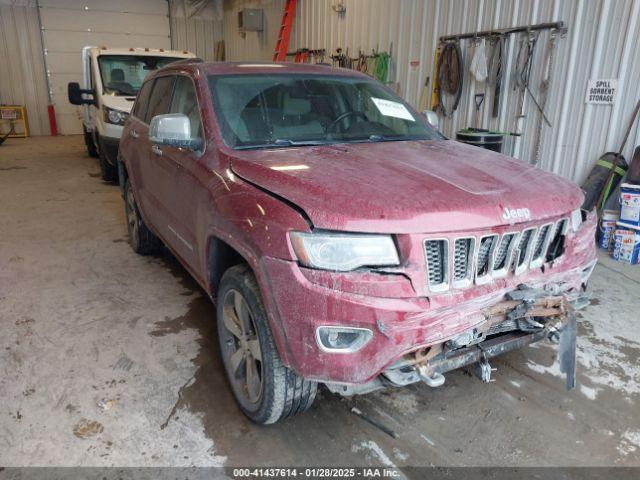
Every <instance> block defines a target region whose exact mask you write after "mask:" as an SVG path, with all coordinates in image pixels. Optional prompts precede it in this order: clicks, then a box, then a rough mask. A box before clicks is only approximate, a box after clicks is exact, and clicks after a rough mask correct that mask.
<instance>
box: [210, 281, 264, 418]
mask: <svg viewBox="0 0 640 480" xmlns="http://www.w3.org/2000/svg"><path fill="white" fill-rule="evenodd" d="M222 302H223V309H222V311H223V314H222V316H223V318H222V324H223V327H224V331H223V332H219V334H220V335H221V338H222V348H223V352H222V353H223V356H224V359H225V364H226V366H227V372H228V374H229V375H228V376H229V381H230V382H231V384H232V387H233V389H234V391H235V392H236V394H237V395H238V396H239V397H241V398H240V400H241V401H242V403H243V404H244V405H245V408H247V409H249V410H257V408H258V407H259V405H260V399H261V397H262V391H263V385H264V379H263V371H262V350H261V348H260V340H259V339H258V333H257V330H256V326H255V323H254V320H253V314H252V312H251V310H250V308H249V305H248V303H247V301H246V300H245V298H244V296H243V295H242V294H241V293H240V292H239V291H238V290H235V289H231V290H229V291H228V292H226V294H225V296H224V298H223V300H222Z"/></svg>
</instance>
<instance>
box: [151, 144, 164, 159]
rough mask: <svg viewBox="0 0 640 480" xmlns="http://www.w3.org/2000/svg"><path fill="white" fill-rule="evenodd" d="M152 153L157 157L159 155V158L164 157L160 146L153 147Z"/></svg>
mask: <svg viewBox="0 0 640 480" xmlns="http://www.w3.org/2000/svg"><path fill="white" fill-rule="evenodd" d="M151 151H152V152H153V153H155V154H156V155H158V156H159V157H161V156H162V149H160V147H159V146H157V145H153V146H152V147H151Z"/></svg>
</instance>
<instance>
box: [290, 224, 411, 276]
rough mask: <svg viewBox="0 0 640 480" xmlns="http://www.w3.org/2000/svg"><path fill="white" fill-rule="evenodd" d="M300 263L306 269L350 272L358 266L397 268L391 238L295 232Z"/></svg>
mask: <svg viewBox="0 0 640 480" xmlns="http://www.w3.org/2000/svg"><path fill="white" fill-rule="evenodd" d="M290 235H291V243H292V244H293V249H294V251H295V253H296V255H297V257H298V260H299V261H300V263H302V264H303V265H306V266H307V267H313V268H320V269H323V270H334V271H340V272H347V271H349V270H355V269H356V268H358V267H364V266H367V267H375V266H378V267H379V266H390V265H398V264H399V263H400V260H399V258H398V251H397V250H396V246H395V245H394V243H393V240H392V239H391V236H389V235H364V234H341V233H301V232H292V233H291V234H290Z"/></svg>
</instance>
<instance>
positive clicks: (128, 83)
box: [98, 55, 182, 96]
mask: <svg viewBox="0 0 640 480" xmlns="http://www.w3.org/2000/svg"><path fill="white" fill-rule="evenodd" d="M176 60H182V59H181V58H175V57H153V56H147V55H100V56H99V57H98V65H99V66H100V76H101V78H102V86H103V89H104V93H106V94H110V95H133V96H135V95H136V94H137V93H138V90H140V86H141V85H142V82H143V81H144V79H145V77H146V76H147V75H149V74H150V73H151V72H153V71H154V70H157V69H159V68H162V67H164V66H165V65H167V64H169V63H171V62H175V61H176Z"/></svg>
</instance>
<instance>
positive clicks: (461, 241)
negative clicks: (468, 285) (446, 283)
mask: <svg viewBox="0 0 640 480" xmlns="http://www.w3.org/2000/svg"><path fill="white" fill-rule="evenodd" d="M473 247H474V239H473V238H458V239H456V241H455V243H454V247H453V284H454V285H456V286H457V285H461V284H463V283H465V282H468V281H469V282H470V281H471V274H472V268H473V265H472V263H471V261H472V260H473Z"/></svg>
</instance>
